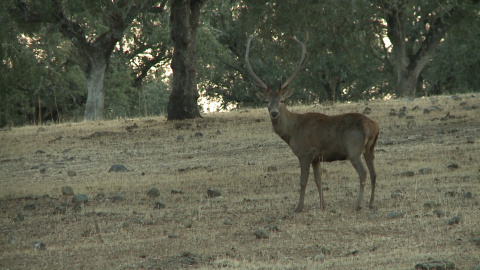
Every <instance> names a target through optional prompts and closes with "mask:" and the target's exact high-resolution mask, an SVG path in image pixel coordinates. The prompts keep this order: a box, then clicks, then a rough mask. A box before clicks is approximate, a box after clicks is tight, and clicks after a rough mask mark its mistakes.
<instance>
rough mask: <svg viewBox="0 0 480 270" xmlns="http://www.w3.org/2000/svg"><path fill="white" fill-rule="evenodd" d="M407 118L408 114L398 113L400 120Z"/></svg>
mask: <svg viewBox="0 0 480 270" xmlns="http://www.w3.org/2000/svg"><path fill="white" fill-rule="evenodd" d="M405 117H407V114H406V113H405V112H399V113H398V118H405Z"/></svg>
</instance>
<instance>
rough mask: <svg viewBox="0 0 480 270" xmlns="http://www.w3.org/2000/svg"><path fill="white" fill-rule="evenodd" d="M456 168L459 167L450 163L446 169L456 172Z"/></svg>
mask: <svg viewBox="0 0 480 270" xmlns="http://www.w3.org/2000/svg"><path fill="white" fill-rule="evenodd" d="M458 168H459V166H458V164H457V163H450V164H448V165H447V169H450V170H456V169H458Z"/></svg>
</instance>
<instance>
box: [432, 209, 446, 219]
mask: <svg viewBox="0 0 480 270" xmlns="http://www.w3.org/2000/svg"><path fill="white" fill-rule="evenodd" d="M433 213H434V214H435V215H437V217H439V218H441V217H444V216H445V211H443V210H439V209H436V210H433Z"/></svg>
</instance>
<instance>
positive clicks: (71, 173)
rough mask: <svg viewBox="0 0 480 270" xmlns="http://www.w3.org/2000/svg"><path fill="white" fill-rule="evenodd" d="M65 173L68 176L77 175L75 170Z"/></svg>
mask: <svg viewBox="0 0 480 270" xmlns="http://www.w3.org/2000/svg"><path fill="white" fill-rule="evenodd" d="M67 175H68V176H70V177H72V176H77V172H76V171H68V172H67Z"/></svg>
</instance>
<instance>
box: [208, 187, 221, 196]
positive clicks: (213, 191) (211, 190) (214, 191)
mask: <svg viewBox="0 0 480 270" xmlns="http://www.w3.org/2000/svg"><path fill="white" fill-rule="evenodd" d="M207 196H208V197H209V198H215V197H220V196H222V193H221V192H220V191H219V190H218V189H214V188H207Z"/></svg>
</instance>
